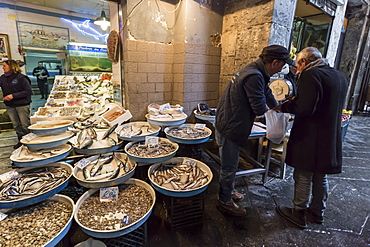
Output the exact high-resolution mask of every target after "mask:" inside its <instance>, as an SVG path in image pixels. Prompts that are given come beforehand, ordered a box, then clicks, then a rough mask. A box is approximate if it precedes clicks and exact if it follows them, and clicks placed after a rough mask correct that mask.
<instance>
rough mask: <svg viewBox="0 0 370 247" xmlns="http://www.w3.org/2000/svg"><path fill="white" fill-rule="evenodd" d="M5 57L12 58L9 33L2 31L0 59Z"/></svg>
mask: <svg viewBox="0 0 370 247" xmlns="http://www.w3.org/2000/svg"><path fill="white" fill-rule="evenodd" d="M3 57H4V58H8V59H12V56H11V55H10V46H9V37H8V35H7V34H2V33H0V61H1V59H2V58H3Z"/></svg>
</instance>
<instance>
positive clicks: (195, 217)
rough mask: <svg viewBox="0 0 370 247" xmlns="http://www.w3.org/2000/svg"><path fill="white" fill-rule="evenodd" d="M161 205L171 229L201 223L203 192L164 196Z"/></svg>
mask: <svg viewBox="0 0 370 247" xmlns="http://www.w3.org/2000/svg"><path fill="white" fill-rule="evenodd" d="M163 207H164V211H165V214H166V218H167V221H168V222H169V223H170V225H171V228H172V229H177V228H182V227H188V226H194V225H202V224H203V214H204V192H202V193H200V194H197V195H194V196H190V197H172V196H165V197H164V199H163Z"/></svg>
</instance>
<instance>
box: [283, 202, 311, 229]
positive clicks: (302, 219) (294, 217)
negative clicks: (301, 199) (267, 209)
mask: <svg viewBox="0 0 370 247" xmlns="http://www.w3.org/2000/svg"><path fill="white" fill-rule="evenodd" d="M276 211H277V212H278V213H279V214H280V215H281V216H283V218H284V219H286V220H288V221H290V222H291V223H293V224H294V225H296V226H298V227H300V228H303V229H305V228H307V224H306V216H305V210H296V209H294V208H287V207H277V208H276Z"/></svg>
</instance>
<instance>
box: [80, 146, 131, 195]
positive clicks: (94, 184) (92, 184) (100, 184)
mask: <svg viewBox="0 0 370 247" xmlns="http://www.w3.org/2000/svg"><path fill="white" fill-rule="evenodd" d="M115 154H116V155H118V156H119V157H120V158H121V160H125V159H126V155H127V154H125V153H123V152H116V153H115ZM95 158H96V157H94V156H93V157H91V159H92V160H94V159H95ZM128 162H129V163H130V164H131V165H132V167H133V168H132V169H131V171H130V172H128V173H127V174H125V175H124V176H119V175H118V176H117V178H115V179H112V180H103V181H86V180H85V179H84V178H83V173H82V170H81V169H80V168H78V167H77V166H75V167H74V168H73V177H75V178H76V180H77V183H78V184H79V185H81V186H82V187H85V188H89V189H94V188H105V187H112V186H116V185H119V184H122V183H123V182H125V181H127V180H128V179H129V178H131V177H132V175H134V173H135V168H136V162H135V161H133V160H131V159H129V160H128Z"/></svg>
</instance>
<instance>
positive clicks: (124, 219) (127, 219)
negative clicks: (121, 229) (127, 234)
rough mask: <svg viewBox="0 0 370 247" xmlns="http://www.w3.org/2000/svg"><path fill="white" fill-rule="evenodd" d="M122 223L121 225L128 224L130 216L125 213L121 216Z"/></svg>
mask: <svg viewBox="0 0 370 247" xmlns="http://www.w3.org/2000/svg"><path fill="white" fill-rule="evenodd" d="M122 224H123V225H127V224H130V216H129V215H125V216H123V221H122Z"/></svg>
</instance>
